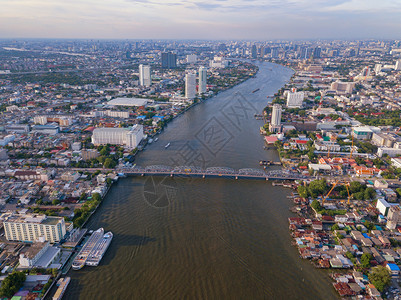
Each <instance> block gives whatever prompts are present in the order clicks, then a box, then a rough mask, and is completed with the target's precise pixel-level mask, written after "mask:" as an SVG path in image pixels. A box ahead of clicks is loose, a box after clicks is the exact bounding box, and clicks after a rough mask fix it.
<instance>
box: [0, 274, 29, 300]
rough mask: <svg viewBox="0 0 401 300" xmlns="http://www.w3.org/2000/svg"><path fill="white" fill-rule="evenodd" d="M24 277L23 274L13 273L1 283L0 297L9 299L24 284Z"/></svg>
mask: <svg viewBox="0 0 401 300" xmlns="http://www.w3.org/2000/svg"><path fill="white" fill-rule="evenodd" d="M25 279H26V275H25V273H24V272H13V273H11V274H9V275H8V276H7V277H6V278H5V279H4V280H3V282H2V283H1V288H0V295H1V296H2V297H7V298H11V297H12V296H13V295H14V294H15V293H16V292H17V291H18V290H19V289H20V288H21V287H22V285H23V284H24V282H25Z"/></svg>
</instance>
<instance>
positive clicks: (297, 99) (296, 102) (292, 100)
mask: <svg viewBox="0 0 401 300" xmlns="http://www.w3.org/2000/svg"><path fill="white" fill-rule="evenodd" d="M304 98H305V94H304V92H297V91H296V89H292V91H290V92H288V93H287V107H288V108H297V107H298V108H299V107H301V106H302V102H303V101H304Z"/></svg>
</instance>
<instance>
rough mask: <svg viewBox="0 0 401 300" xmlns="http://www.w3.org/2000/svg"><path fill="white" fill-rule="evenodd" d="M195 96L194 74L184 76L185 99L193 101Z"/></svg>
mask: <svg viewBox="0 0 401 300" xmlns="http://www.w3.org/2000/svg"><path fill="white" fill-rule="evenodd" d="M195 96H196V74H195V73H193V72H191V73H187V74H186V75H185V98H187V99H194V98H195Z"/></svg>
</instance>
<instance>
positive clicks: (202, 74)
mask: <svg viewBox="0 0 401 300" xmlns="http://www.w3.org/2000/svg"><path fill="white" fill-rule="evenodd" d="M206 79H207V70H206V68H205V67H200V68H199V77H198V82H199V85H198V94H199V95H200V94H203V93H206Z"/></svg>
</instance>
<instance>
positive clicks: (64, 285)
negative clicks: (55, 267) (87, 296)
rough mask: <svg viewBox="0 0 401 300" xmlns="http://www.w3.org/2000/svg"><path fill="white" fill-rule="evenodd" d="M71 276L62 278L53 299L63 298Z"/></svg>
mask: <svg viewBox="0 0 401 300" xmlns="http://www.w3.org/2000/svg"><path fill="white" fill-rule="evenodd" d="M70 280H71V277H66V278H61V279H60V280H59V281H58V283H59V287H58V289H57V291H56V293H55V294H54V296H53V300H60V299H61V298H63V295H64V293H65V291H66V290H67V287H68V284H69V283H70Z"/></svg>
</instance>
